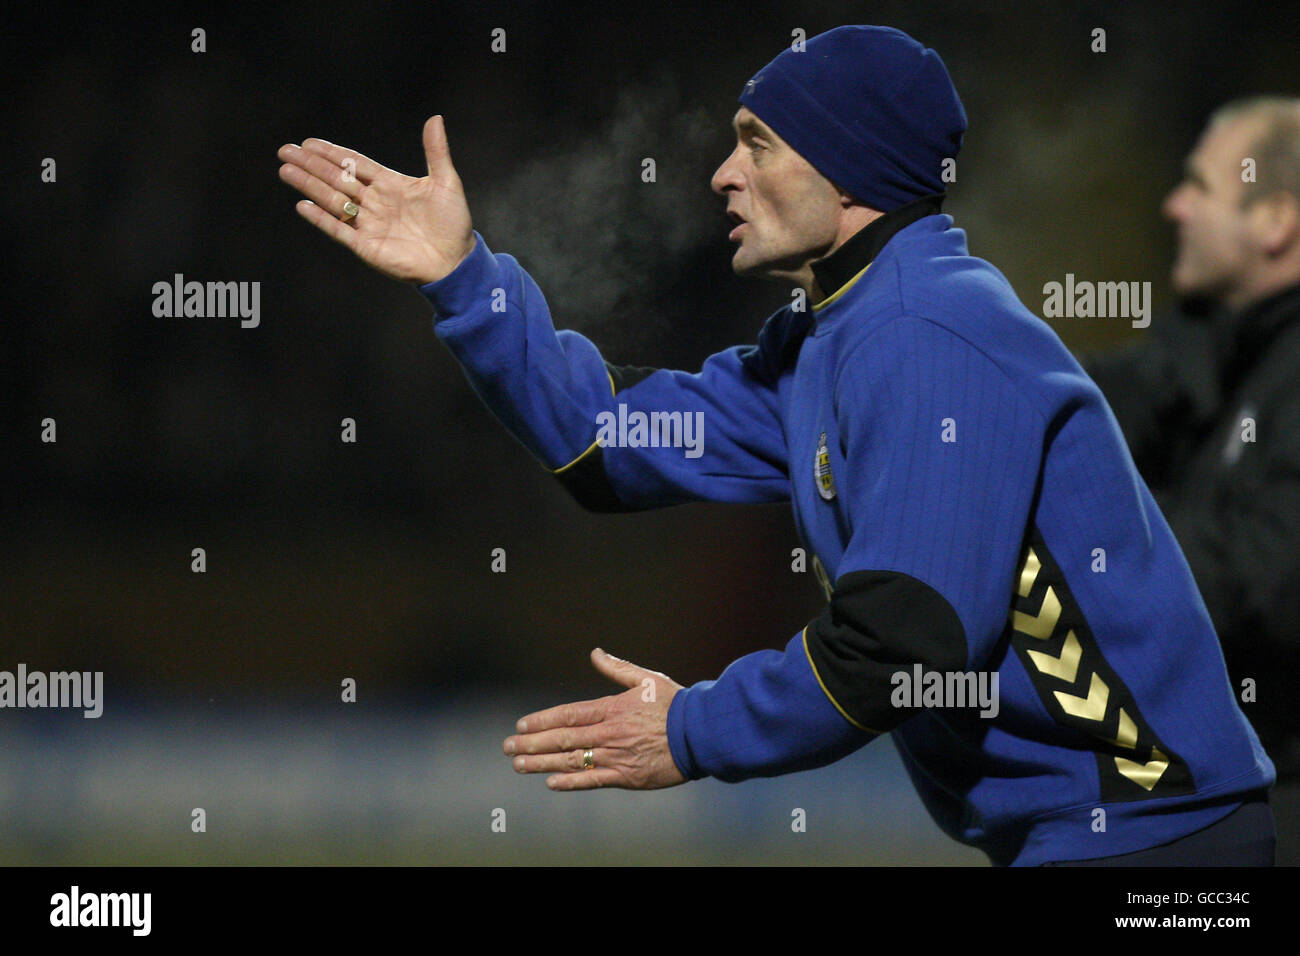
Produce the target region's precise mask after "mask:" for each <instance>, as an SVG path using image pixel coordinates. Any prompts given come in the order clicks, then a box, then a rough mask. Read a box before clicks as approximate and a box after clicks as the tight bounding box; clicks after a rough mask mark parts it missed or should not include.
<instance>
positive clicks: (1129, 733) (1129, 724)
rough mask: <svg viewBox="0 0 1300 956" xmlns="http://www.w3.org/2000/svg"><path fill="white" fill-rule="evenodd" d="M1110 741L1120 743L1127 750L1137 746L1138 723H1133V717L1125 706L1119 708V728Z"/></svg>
mask: <svg viewBox="0 0 1300 956" xmlns="http://www.w3.org/2000/svg"><path fill="white" fill-rule="evenodd" d="M1108 742H1109V743H1112V744H1118V745H1119V746H1121V747H1123V748H1125V749H1126V750H1132V749H1133V748H1134V747H1136V746H1137V742H1138V729H1137V724H1135V723H1133V718H1132V717H1130V716H1129V715H1128V711H1126V710H1125V709H1124V708H1123V707H1121V708H1120V709H1119V730H1118V731H1117V732H1116V734H1115V736H1114V737H1112V738H1110V739H1109V741H1108Z"/></svg>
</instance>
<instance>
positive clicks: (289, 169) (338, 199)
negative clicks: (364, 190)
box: [280, 163, 348, 220]
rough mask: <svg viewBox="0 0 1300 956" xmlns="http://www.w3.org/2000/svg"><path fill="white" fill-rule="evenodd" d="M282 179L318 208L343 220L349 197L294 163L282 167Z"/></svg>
mask: <svg viewBox="0 0 1300 956" xmlns="http://www.w3.org/2000/svg"><path fill="white" fill-rule="evenodd" d="M280 178H281V179H282V180H284V181H285V182H286V183H288V184H289V185H290V186H292V187H293V188H294V189H296V190H298V192H300V193H302V194H303V195H304V196H306V197H307V198H308V199H310V200H311V201H312V202H313V203H314V204H315V205H316V206H317V207H319V208H321V209H323V210H325V211H327V212H329V213H331V214H332V215H333V216H334V217H335V218H336V219H340V220H341V217H342V216H343V214H344V210H343V204H344V203H346V202H348V196H346V195H345V194H343V193H341V192H339V191H338V190H337V189H333V188H331V187H330V186H328V185H326V184H325V183H323V182H321V181H320V180H319V179H317V178H316V177H315V176H313V175H312V174H311V173H309V172H307V171H306V170H304V169H303V168H302V167H301V166H297V165H294V164H293V163H285V164H284V165H283V166H281V167H280Z"/></svg>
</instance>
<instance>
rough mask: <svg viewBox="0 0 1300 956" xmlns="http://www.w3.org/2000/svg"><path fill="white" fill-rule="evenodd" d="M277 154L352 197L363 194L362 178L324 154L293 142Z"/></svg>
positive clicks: (287, 162)
mask: <svg viewBox="0 0 1300 956" xmlns="http://www.w3.org/2000/svg"><path fill="white" fill-rule="evenodd" d="M276 155H277V156H278V157H280V160H281V161H282V162H284V163H285V164H286V165H289V166H291V167H297V168H299V169H302V170H305V171H306V172H307V173H310V174H311V175H312V176H314V177H316V178H317V179H319V180H320V181H321V182H323V183H324V184H326V185H327V186H329V187H331V188H332V189H336V190H338V191H339V192H340V193H345V194H346V195H347V197H348V198H350V199H358V198H360V196H361V187H362V185H363V183H362V182H361V180H360V179H358V178H357V177H356V176H355V175H352V176H349V175H347V171H346V170H345V169H343V168H341V167H339V166H337V165H335V164H334V163H332V162H331V161H330V160H328V159H326V158H325V157H324V156H321V155H318V154H317V153H310V152H308V151H307V150H305V149H303V148H302V147H301V146H294V145H293V144H288V145H286V146H281V147H280V151H279V152H278V153H276ZM294 185H297V184H296V183H295V184H294ZM318 205H319V204H318Z"/></svg>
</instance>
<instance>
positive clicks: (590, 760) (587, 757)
mask: <svg viewBox="0 0 1300 956" xmlns="http://www.w3.org/2000/svg"><path fill="white" fill-rule="evenodd" d="M595 766H596V752H595V751H594V750H584V751H583V752H582V769H583V770H591V769H592V768H593V767H595Z"/></svg>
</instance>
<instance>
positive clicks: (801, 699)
mask: <svg viewBox="0 0 1300 956" xmlns="http://www.w3.org/2000/svg"><path fill="white" fill-rule="evenodd" d="M875 736H876V735H875V734H874V733H872V732H870V731H866V730H864V729H862V728H859V727H855V726H854V725H853V724H852V723H850V722H849V720H847V719H846V718H845V716H844V715H843V714H842V713H841V712H839V710H837V708H836V707H835V705H834V704H833V703H832V701H831V700H830V698H829V697H828V696H827V694H826V692H825V691H824V690H823V689H822V687H821V685H820V684H819V682H818V680H817V676H816V675H815V674H814V673H813V669H812V666H811V663H810V661H809V659H808V655H807V652H806V649H805V647H804V635H803V634H802V633H799V634H796V635H795V636H794V638H793V639H792V640H791V641H790V643H789V644H788V645H786V649H785V651H784V652H781V651H775V650H767V651H758V652H756V653H754V654H747V655H745V656H744V657H742V658H740V659H739V660H736V661H733V662H732V663H731V665H730V666H728V667H727V669H726V670H725V671H723V672H722V675H721V676H720V677H719V678H718V679H717V680H709V681H702V682H700V683H698V684H695V685H693V686H691V687H688V688H686V689H684V690H680V691H678V692H677V694H676V696H675V697H673V702H672V705H671V706H670V707H669V709H668V746H669V749H670V750H671V751H672V755H673V761H674V762H675V763H676V764H677V769H678V770H680V771H681V772H682V774H683V775H684V776H686V777H688V778H689V779H692V780H695V779H699V778H700V777H705V776H711V777H717V778H718V779H719V780H725V781H727V782H728V783H734V782H737V781H740V780H745V779H748V778H750V777H768V776H775V775H777V774H783V773H793V772H794V771H796V770H811V769H813V768H815V767H821V766H825V765H826V764H828V763H833V762H834V761H836V760H839V759H840V758H841V757H845V756H847V755H848V754H850V753H852V752H853V751H855V750H857V749H858V748H859V747H861V746H863V745H864V744H866V743H868V742H870V741H871V740H872V739H873V738H874V737H875Z"/></svg>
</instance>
